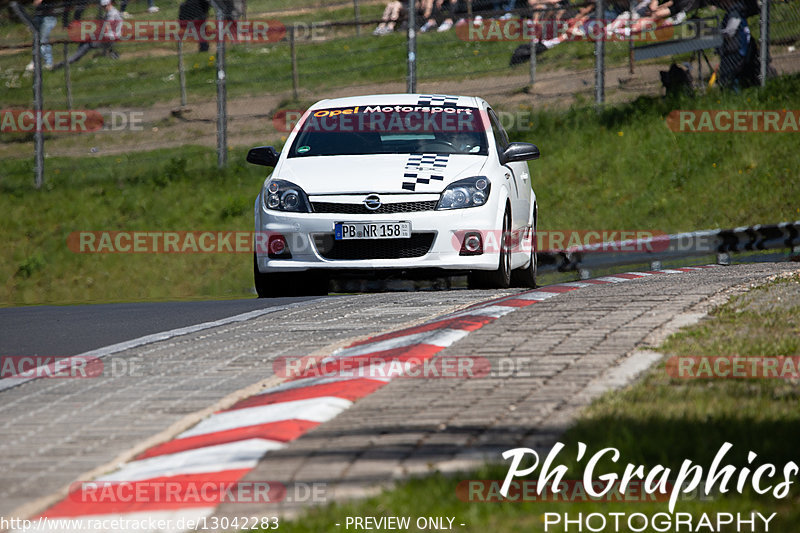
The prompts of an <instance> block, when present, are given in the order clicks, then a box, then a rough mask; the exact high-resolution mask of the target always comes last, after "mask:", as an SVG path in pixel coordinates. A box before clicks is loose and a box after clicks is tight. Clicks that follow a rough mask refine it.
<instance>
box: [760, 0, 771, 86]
mask: <svg viewBox="0 0 800 533" xmlns="http://www.w3.org/2000/svg"><path fill="white" fill-rule="evenodd" d="M769 3H770V0H761V24H760V26H759V34H760V35H759V41H761V42H760V43H759V45H760V46H761V50H760V52H761V57H760V58H759V59H760V60H761V72H760V73H759V76H758V77H759V80H760V81H761V86H762V87H763V86H764V85H766V84H767V72H769Z"/></svg>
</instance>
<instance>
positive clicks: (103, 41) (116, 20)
mask: <svg viewBox="0 0 800 533" xmlns="http://www.w3.org/2000/svg"><path fill="white" fill-rule="evenodd" d="M100 6H101V7H102V8H103V10H104V12H105V13H104V15H103V26H102V28H101V31H102V32H103V33H102V35H100V41H87V42H85V43H81V45H80V46H79V47H78V49H77V50H76V51H75V53H74V54H72V55H71V56H69V58H67V62H68V63H74V62H76V61H78V60H79V59H80V58H82V57H83V56H85V55H86V54H87V53H89V51H90V50H93V49H95V48H101V49H102V50H103V53H104V54H105V55H107V56H109V57H111V59H119V54H118V53H117V51H116V50H114V42H115V41H117V40H119V38H120V35H121V32H122V15H120V12H119V11H118V10H117V8H116V7H114V0H100ZM63 66H64V62H63V61H62V62H60V63H58V64H57V65H56V66H55V68H61V67H63Z"/></svg>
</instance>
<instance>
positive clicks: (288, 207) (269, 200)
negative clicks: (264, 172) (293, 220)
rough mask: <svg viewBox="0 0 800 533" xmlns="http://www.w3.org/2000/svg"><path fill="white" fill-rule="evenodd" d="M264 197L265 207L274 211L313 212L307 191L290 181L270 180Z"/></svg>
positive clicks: (265, 188)
mask: <svg viewBox="0 0 800 533" xmlns="http://www.w3.org/2000/svg"><path fill="white" fill-rule="evenodd" d="M262 197H263V200H264V207H265V208H267V209H270V210H272V211H289V212H292V213H309V212H311V209H310V207H309V206H310V203H309V201H308V196H306V193H305V191H303V189H301V188H300V187H298V186H297V185H295V184H294V183H292V182H290V181H284V180H269V181H268V182H267V185H266V186H265V187H264V193H263V194H262Z"/></svg>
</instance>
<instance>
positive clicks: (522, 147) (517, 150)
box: [501, 143, 539, 165]
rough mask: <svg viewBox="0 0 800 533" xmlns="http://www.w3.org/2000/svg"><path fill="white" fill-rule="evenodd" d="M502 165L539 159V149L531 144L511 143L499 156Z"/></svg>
mask: <svg viewBox="0 0 800 533" xmlns="http://www.w3.org/2000/svg"><path fill="white" fill-rule="evenodd" d="M501 158H502V161H501V163H502V164H504V165H505V164H506V163H513V162H514V161H531V160H533V159H539V148H538V147H537V146H536V145H535V144H531V143H511V144H509V145H508V146H507V147H506V149H505V150H503V153H502V154H501Z"/></svg>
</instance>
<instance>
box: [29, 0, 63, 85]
mask: <svg viewBox="0 0 800 533" xmlns="http://www.w3.org/2000/svg"><path fill="white" fill-rule="evenodd" d="M33 5H34V6H36V10H35V11H34V15H33V24H34V25H35V26H36V27H37V28H38V29H39V39H40V40H39V43H40V44H41V47H40V48H39V54H40V55H41V56H42V59H44V68H46V69H47V70H50V69H52V68H53V47H52V46H51V45H50V33H51V32H52V31H53V28H55V27H56V24H58V19H57V18H56V15H55V1H54V0H33ZM25 70H27V71H28V72H30V71H32V70H33V61H31V62H30V63H29V64H28V66H26V67H25Z"/></svg>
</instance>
